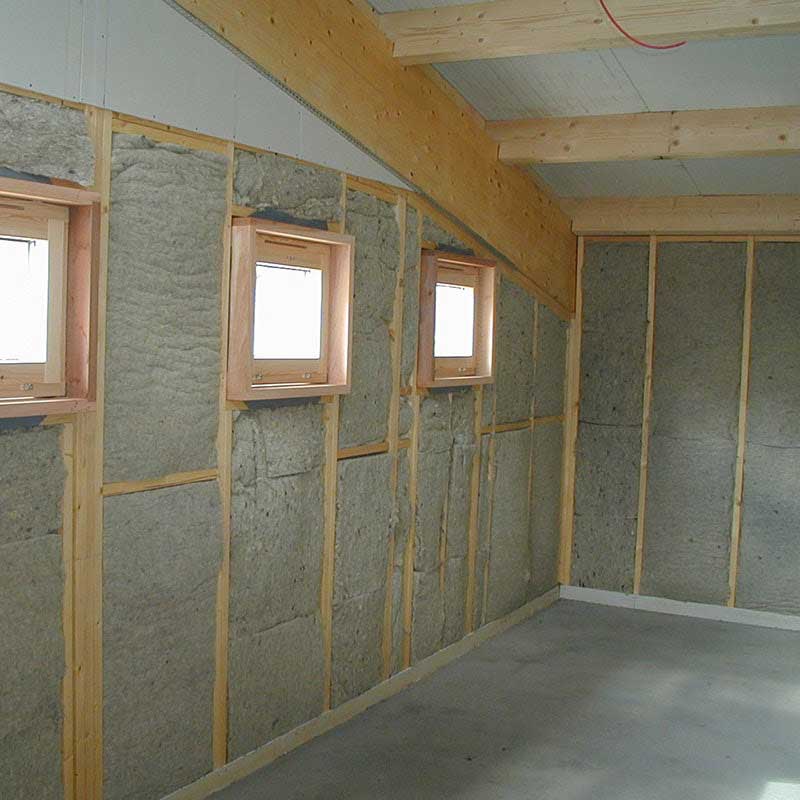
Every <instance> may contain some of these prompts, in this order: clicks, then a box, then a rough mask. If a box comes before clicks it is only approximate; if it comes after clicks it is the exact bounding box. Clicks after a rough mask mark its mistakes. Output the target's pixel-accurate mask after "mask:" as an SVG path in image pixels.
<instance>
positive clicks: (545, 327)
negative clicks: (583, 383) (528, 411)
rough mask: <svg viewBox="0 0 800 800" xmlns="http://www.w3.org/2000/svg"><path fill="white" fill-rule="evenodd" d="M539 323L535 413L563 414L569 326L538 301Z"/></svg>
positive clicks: (541, 415)
mask: <svg viewBox="0 0 800 800" xmlns="http://www.w3.org/2000/svg"><path fill="white" fill-rule="evenodd" d="M538 323H539V324H538V330H537V332H536V363H535V373H534V382H533V397H534V413H535V414H536V416H537V417H550V416H555V415H556V414H563V413H564V377H565V372H566V368H567V331H568V330H569V326H568V325H567V323H566V322H564V320H562V319H559V318H558V317H557V316H556V315H555V314H554V313H553V312H552V311H551V310H550V309H549V308H548V307H547V306H545V305H543V304H542V303H539V312H538Z"/></svg>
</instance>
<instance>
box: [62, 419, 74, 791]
mask: <svg viewBox="0 0 800 800" xmlns="http://www.w3.org/2000/svg"><path fill="white" fill-rule="evenodd" d="M61 452H62V456H63V458H64V470H65V473H66V475H65V478H64V497H63V501H62V506H61V515H62V516H61V518H62V523H61V558H62V561H63V564H64V600H63V608H62V625H63V633H64V678H63V681H62V684H61V685H62V688H61V699H62V706H61V707H62V709H63V718H62V721H61V742H62V744H61V754H62V782H63V786H64V800H76V798H75V639H74V635H73V634H74V631H75V527H74V526H75V512H74V507H75V502H74V499H75V428H74V426H73V425H72V424H70V423H67V424H65V425H64V427H63V429H62V431H61Z"/></svg>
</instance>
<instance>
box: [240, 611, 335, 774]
mask: <svg viewBox="0 0 800 800" xmlns="http://www.w3.org/2000/svg"><path fill="white" fill-rule="evenodd" d="M228 658H229V667H228V669H229V686H228V754H229V756H230V758H238V757H239V756H242V755H244V754H245V753H248V752H250V751H251V750H255V749H256V748H257V747H260V746H261V745H263V744H266V743H267V742H269V741H271V740H272V739H274V738H276V737H277V736H280V735H281V734H284V733H286V732H287V731H290V730H292V728H296V727H297V726H298V725H301V724H302V723H304V722H307V721H308V720H310V719H313V718H314V717H316V716H318V715H319V714H321V713H322V709H323V681H324V671H325V664H324V654H323V643H322V626H321V624H320V620H319V615H318V614H312V615H310V616H307V617H296V618H294V619H291V620H289V621H287V622H284V623H282V624H280V625H276V626H274V627H272V628H269V629H267V630H264V631H260V632H258V633H254V634H252V635H251V636H247V637H244V638H240V639H233V640H232V641H231V643H230V649H229V657H228Z"/></svg>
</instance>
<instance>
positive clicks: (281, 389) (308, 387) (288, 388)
mask: <svg viewBox="0 0 800 800" xmlns="http://www.w3.org/2000/svg"><path fill="white" fill-rule="evenodd" d="M349 393H350V384H348V383H267V384H264V385H263V386H261V385H260V386H251V387H250V389H247V390H245V391H243V392H229V393H228V399H229V400H245V401H252V400H287V399H289V398H292V397H323V396H325V395H332V394H349Z"/></svg>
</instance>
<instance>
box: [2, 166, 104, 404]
mask: <svg viewBox="0 0 800 800" xmlns="http://www.w3.org/2000/svg"><path fill="white" fill-rule="evenodd" d="M98 199H99V198H98V196H97V195H96V194H95V193H93V192H88V191H84V190H80V189H70V188H67V187H60V186H52V185H50V184H36V183H29V182H27V181H19V180H16V179H0V417H13V416H25V415H30V416H37V415H39V414H45V413H56V412H60V413H66V412H70V411H77V410H81V409H83V408H86V407H88V406H89V405H90V404H91V401H92V400H93V397H92V393H93V378H94V366H93V362H94V343H93V331H94V325H93V317H94V306H95V303H96V289H95V273H96V269H95V266H94V262H95V259H96V249H97V248H96V246H95V243H96V241H97V238H98V237H97V233H98V230H99V228H98V226H99V204H98V202H97V201H98Z"/></svg>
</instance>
